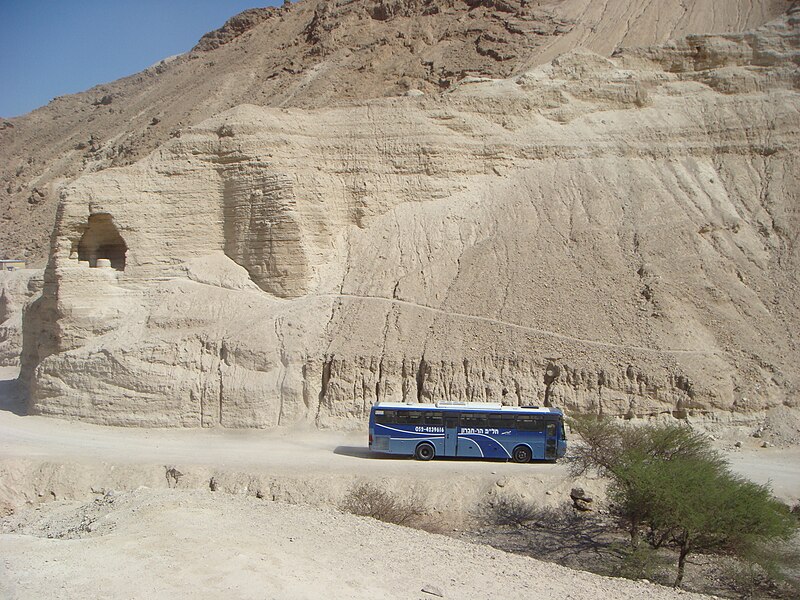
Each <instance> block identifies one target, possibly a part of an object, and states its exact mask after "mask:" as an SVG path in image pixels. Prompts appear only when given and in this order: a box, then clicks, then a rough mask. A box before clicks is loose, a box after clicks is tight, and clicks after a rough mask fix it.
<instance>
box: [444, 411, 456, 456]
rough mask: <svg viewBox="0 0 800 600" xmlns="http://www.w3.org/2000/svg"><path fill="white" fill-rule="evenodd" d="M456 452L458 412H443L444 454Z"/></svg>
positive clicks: (451, 454) (448, 454) (450, 454)
mask: <svg viewBox="0 0 800 600" xmlns="http://www.w3.org/2000/svg"><path fill="white" fill-rule="evenodd" d="M457 452H458V413H444V455H445V456H455V455H456V454H457Z"/></svg>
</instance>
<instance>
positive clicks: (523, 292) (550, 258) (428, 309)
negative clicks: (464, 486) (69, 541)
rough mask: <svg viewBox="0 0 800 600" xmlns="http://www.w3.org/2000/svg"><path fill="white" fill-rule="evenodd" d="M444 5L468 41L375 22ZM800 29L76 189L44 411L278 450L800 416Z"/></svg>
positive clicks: (234, 115) (399, 101) (611, 63)
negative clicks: (519, 410) (320, 434)
mask: <svg viewBox="0 0 800 600" xmlns="http://www.w3.org/2000/svg"><path fill="white" fill-rule="evenodd" d="M313 4H314V3H312V2H306V3H304V4H302V5H300V6H299V7H297V8H296V9H292V10H293V11H294V10H297V11H300V10H309V9H310V7H311V6H312V5H313ZM364 4H365V3H339V4H337V5H336V8H337V9H338V10H341V11H344V12H345V14H346V11H347V10H349V9H350V8H352V9H353V10H356V9H357V8H359V7H363V5H364ZM434 4H435V5H437V6H439V5H441V6H443V8H442V10H445V9H446V10H465V11H466V12H465V14H466V15H467V18H470V17H469V14H470V11H468V10H466V9H464V7H463V6H462V4H463V3H458V2H456V3H424V2H421V3H394V4H391V6H395V7H397V9H396V10H395V9H392V10H393V11H395V12H392V13H391V14H388V13H387V14H384V13H381V14H380V15H378V17H380V18H376V17H375V16H374V15H367V16H364V15H361V13H358V14H357V15H356V16H355V17H353V19H357V20H359V21H365V22H367V23H369V24H370V27H373V28H380V27H383V26H384V25H385V23H387V22H388V21H392V20H393V19H395V20H396V19H400V20H401V21H400V22H403V21H402V19H404V18H408V19H410V20H409V23H412V22H413V23H418V22H423V21H424V19H423V18H422V17H415V18H414V19H411V17H406V16H405V15H406V13H405V12H403V11H405V10H409V11H410V10H412V8H413V9H414V10H415V11H416V10H423V12H424V10H425V7H427V6H429V5H434ZM467 4H469V3H467ZM472 4H474V5H477V4H478V3H472ZM484 4H492V11H494V12H492V13H491V14H497V11H499V12H500V13H504V9H502V8H500V5H501V4H502V5H504V6H505V5H506V3H499V2H497V3H481V6H475V7H472V10H477V9H484V11H485V7H484V6H483V5H484ZM509 4H513V3H509ZM612 4H613V3H612ZM445 5H446V6H445ZM567 5H570V3H569V2H564V3H561V4H558V5H552V6H553V7H555V6H560V7H561V8H562V9H564V7H566V6H567ZM381 6H384V7H386V6H390V4H387V3H381ZM404 7H405V8H404ZM528 8H530V7H528V6H527V4H526V6H525V7H522V4H521V3H519V6H518V7H517V11H518V12H517V13H514V14H520V13H519V11H520V10H523V9H524V10H528ZM540 9H541V7H540V6H539V5H537V7H536V10H540ZM387 10H388V9H387ZM270 14H272V13H270ZM275 14H283V13H275ZM287 14H294V13H293V12H291V11H290V13H287ZM315 14H317V16H318V13H315ZM413 14H414V15H416V14H417V13H413ZM434 14H439V13H434ZM481 14H483V13H481ZM486 14H489V13H486ZM359 15H360V16H359ZM274 18H278V19H280V18H281V17H280V16H278V17H274V16H272V17H267V18H266V20H264V21H262V22H261V23H260V24H258V25H255V26H254V28H253V29H251V30H250V31H251V32H253V35H255V33H254V32H256V31H257V30H258V29H259V28H262V27H267V25H266V24H268V23H270V22H271V21H270V19H274ZM284 18H285V19H288V16H286V15H284ZM342 18H344V17H342ZM426 18H427V15H426ZM256 20H258V19H256ZM799 20H800V19H799V15H798V14H797V12H796V11H793V12H792V13H791V14H789V15H785V16H783V17H781V18H779V19H777V20H776V21H774V22H772V23H770V24H769V25H767V26H765V27H763V28H760V29H758V30H755V31H752V32H746V33H741V34H736V33H730V34H724V35H693V36H689V37H685V38H681V39H678V40H675V41H672V42H669V43H667V44H663V45H656V46H651V47H646V48H636V49H632V50H619V51H617V52H615V53H614V56H613V57H611V58H608V57H603V56H600V55H599V54H596V53H593V52H589V51H587V50H581V51H572V52H568V53H566V54H562V55H560V56H558V57H557V58H555V59H554V60H553V61H552V62H551V63H548V64H545V65H542V66H539V67H536V68H532V69H528V66H529V64H528V60H529V59H528V58H525V59H518V60H517V62H516V63H514V65H513V66H509V68H508V72H505V71H502V70H501V71H499V72H492V73H488V75H492V77H486V76H485V75H487V73H480V75H482V76H470V77H465V78H461V79H458V77H456V78H454V79H458V81H457V82H456V81H454V80H450V81H447V83H446V85H447V86H448V91H447V92H446V93H444V94H441V95H439V94H427V95H425V94H423V95H421V96H420V95H416V94H412V95H408V96H402V97H393V98H376V99H373V100H369V101H359V102H351V103H346V104H342V105H335V106H330V107H319V106H318V107H316V108H314V107H304V108H297V107H289V106H288V105H289V104H291V103H292V102H298V103H299V101H297V100H293V99H296V98H298V97H299V96H300V94H299V91H298V90H297V89H295V91H298V93H297V94H294V95H291V94H292V93H293V92H291V93H289V96H287V97H286V98H285V100H286V101H285V102H283V101H281V102H282V103H283V104H285V106H283V107H272V108H270V107H262V106H256V105H253V104H242V105H239V106H236V107H234V108H231V109H229V110H226V111H224V112H222V113H220V114H218V115H217V116H214V117H211V118H210V119H207V120H205V121H203V122H202V123H198V124H197V125H194V126H192V127H185V128H183V129H182V130H181V132H180V135H177V134H176V135H175V136H174V139H172V140H171V141H169V142H167V143H165V144H164V145H162V146H161V147H160V148H159V149H158V150H156V151H155V152H153V153H152V154H150V155H149V156H148V157H146V158H145V159H143V160H141V161H139V162H137V163H136V164H133V165H131V166H128V167H125V168H117V169H106V170H103V171H102V172H98V173H93V174H88V175H86V176H83V177H81V178H79V179H77V180H75V181H74V182H72V183H70V184H68V185H66V186H64V188H63V192H62V198H63V201H62V203H61V205H60V208H59V211H58V214H57V218H56V228H55V231H54V234H53V241H52V247H51V253H52V255H51V260H50V262H49V265H48V268H47V270H46V272H45V280H44V291H43V294H42V296H41V298H40V299H39V300H37V301H36V302H35V303H34V304H32V305H31V307H30V309H29V310H28V311H27V313H26V320H25V326H24V334H25V338H24V343H25V351H24V354H23V379H24V380H25V381H26V382H27V384H28V385H29V391H30V402H31V404H30V408H31V410H32V411H34V412H39V413H43V414H50V415H57V416H68V417H77V418H81V419H86V420H91V421H96V422H103V423H113V424H123V425H158V426H160V425H171V426H172V425H184V426H198V425H203V426H212V425H216V424H221V425H224V426H228V427H252V426H256V427H265V426H272V425H276V424H286V423H293V422H299V421H313V422H315V423H317V424H318V425H343V424H352V423H354V422H358V421H360V420H361V419H363V418H364V416H365V414H366V412H367V411H368V408H369V406H370V405H371V404H372V403H373V402H375V401H376V400H384V399H385V400H406V401H416V400H423V401H429V400H489V401H502V402H506V403H525V404H531V403H533V404H540V403H541V404H557V405H560V406H564V407H565V408H566V409H567V410H590V411H596V412H602V413H605V414H615V415H648V414H654V413H660V412H671V413H673V414H675V415H676V416H679V417H683V416H686V415H689V414H699V413H703V414H712V415H714V417H715V418H734V419H738V418H743V419H746V418H748V416H752V415H753V414H756V413H758V412H759V411H764V410H766V409H768V408H770V407H773V406H776V405H781V404H787V405H791V406H796V404H797V393H798V385H799V384H800V372H798V368H797V365H798V364H800V361H799V360H798V359H800V351H799V350H798V345H797V341H796V339H795V337H794V332H796V331H798V330H800V310H799V309H800V295H799V293H798V290H800V287H798V280H797V278H798V273H800V253H799V251H798V247H797V238H796V235H797V234H796V232H797V231H800V223H799V222H798V215H799V213H798V211H797V206H798V198H797V194H798V189H799V188H798V185H797V184H798V182H797V179H796V173H798V164H797V163H798V158H797V156H798V139H799V138H798V126H799V125H800V118H798V117H799V116H798V110H799V109H800V95H798V67H797V65H798V50H797V48H798V39H799V38H798V31H797V24H798V21H799ZM373 21H374V23H373ZM456 22H457V20H456ZM239 29H241V27H240V28H239ZM322 30H323V31H327V29H326V28H325V27H322ZM237 31H238V29H236V30H235V31H234V33H236V32H237ZM332 31H333V32H335V31H337V29H336V28H333V29H331V30H330V31H328V33H331V32H332ZM659 31H660V29H659ZM230 35H232V34H230ZM230 35H225V34H224V32H223V33H220V34H216V35H214V36H209V37H207V38H206V39H205V40H204V41H203V42H201V47H200V49H198V50H197V52H200V51H202V50H203V49H206V48H210V47H214V46H216V45H217V44H219V43H221V42H223V41H226V40H229V38H230ZM246 35H247V33H245V34H241V35H239V36H238V37H234V38H232V39H231V40H229V41H228V43H226V44H224V45H222V46H219V47H218V48H217V49H215V50H213V51H212V52H219V51H223V52H224V51H234V50H233V49H234V48H237V47H238V48H241V50H240V52H243V53H245V52H244V51H245V50H247V46H246V45H245V42H244V40H243V38H244V37H245V36H246ZM331 35H333V38H332V39H338V38H337V35H338V34H335V35H334V34H331ZM537 35H538V34H537ZM548 35H549V34H548ZM562 35H563V36H566V35H569V33H568V32H566V33H559V34H557V35H555V37H556V38H558V37H559V36H562ZM573 35H576V34H573ZM665 35H666V34H665ZM323 37H324V36H323ZM254 39H255V38H254ZM548 39H549V38H548ZM599 39H600V38H596V39H595V41H597V42H598V43H599ZM239 43H241V44H242V45H241V46H237V44H239ZM320 43H321V42H319V41H318V40H315V41H314V44H315V45H314V47H318V44H320ZM348 45H349V46H351V45H352V44H351V42H349V41H347V42H346V43H345V46H348ZM555 47H557V41H553V45H552V46H551V48H555ZM437 48H438V49H439V50H437V51H440V50H441V48H442V46H441V44H439V45H437ZM326 52H327V51H326ZM544 53H545V50H542V54H540V56H543V55H544ZM479 54H480V53H479ZM322 55H323V56H325V55H326V54H325V52H322ZM481 56H483V55H482V54H481ZM184 60H185V61H189V62H188V63H187V64H191V61H192V60H197V59H191V58H185V59H184ZM493 60H494V59H493ZM509 60H511V59H509ZM530 60H533V59H530ZM496 62H499V63H503V62H504V61H496ZM534 62H535V61H534ZM186 68H188V67H186ZM516 69H520V70H522V71H523V72H520V73H519V74H516V75H513V76H511V77H504V76H505V75H509V74H511V72H513V71H515V70H516ZM526 69H527V70H526ZM320 72H321V71H320ZM459 77H460V75H459ZM356 79H357V78H356ZM315 81H317V80H316V78H315V77H308V79H307V82H308V85H309V86H311V85H312V84H314V85H316V84H315V83H314V82H315ZM333 81H338V80H336V78H334V79H330V80H328V82H329V83H331V84H332V82H333ZM426 82H427V83H426ZM428 84H430V85H433V84H432V83H431V82H430V81H428V80H425V79H424V78H418V79H415V80H414V81H413V82H411V83H410V84H409V86H414V87H416V88H419V87H422V88H424V87H425V85H428ZM320 85H322V84H320ZM287 89H288V88H287ZM426 89H428V91H432V90H431V88H426ZM397 91H398V92H399V91H401V90H397ZM384 92H385V89H384V90H383V91H382V93H381V94H379V95H383V93H384ZM307 97H308V98H312V97H314V98H317V99H318V100H319V98H324V99H325V101H328V100H330V99H331V97H332V96H327V97H326V96H325V95H324V94H314V95H312V94H310V93H309V94H308V96H307ZM319 102H320V104H323V101H322V100H319ZM112 106H113V102H112Z"/></svg>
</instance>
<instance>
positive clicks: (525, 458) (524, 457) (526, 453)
mask: <svg viewBox="0 0 800 600" xmlns="http://www.w3.org/2000/svg"><path fill="white" fill-rule="evenodd" d="M512 456H513V458H514V462H518V463H526V462H531V449H530V448H528V447H527V446H517V447H516V448H514V453H513V455H512Z"/></svg>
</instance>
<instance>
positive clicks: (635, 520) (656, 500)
mask: <svg viewBox="0 0 800 600" xmlns="http://www.w3.org/2000/svg"><path fill="white" fill-rule="evenodd" d="M571 426H572V428H573V430H575V431H577V432H578V433H579V434H580V435H581V437H582V438H583V440H584V443H585V445H583V446H581V447H578V448H577V450H576V451H575V458H574V461H573V463H572V468H573V470H574V471H575V472H576V473H583V472H585V471H586V470H588V469H593V470H597V471H599V472H600V473H602V474H603V475H606V476H607V477H609V478H610V479H611V484H610V486H609V495H610V498H611V500H612V502H613V505H614V508H615V510H616V512H617V514H618V516H619V517H620V518H621V519H622V520H623V521H624V522H625V523H626V525H627V527H628V531H629V533H630V536H631V546H632V548H633V549H634V550H636V549H637V548H638V546H639V540H640V539H641V535H642V533H644V536H645V539H646V540H647V542H648V543H649V545H650V546H651V547H653V548H660V547H672V548H675V549H676V550H677V551H678V564H677V573H676V578H675V583H674V585H675V587H678V586H679V585H680V584H681V581H682V579H683V574H684V567H685V564H686V558H687V557H688V556H689V555H690V554H691V553H703V552H714V551H717V552H726V553H730V554H733V555H736V556H740V557H748V556H754V555H755V554H754V549H755V548H757V547H759V545H761V544H763V542H765V541H769V540H786V539H788V538H790V537H791V536H792V534H793V533H794V532H795V530H796V528H797V522H796V519H794V518H793V517H792V516H791V514H790V512H789V509H788V507H786V506H785V505H784V504H782V503H780V502H779V501H778V500H776V499H775V498H774V497H773V496H772V494H771V493H770V490H769V489H768V488H767V487H766V486H762V485H758V484H755V483H753V482H751V481H749V480H747V479H744V478H742V477H739V476H737V475H734V474H733V473H731V471H730V469H729V468H728V466H727V464H726V462H725V460H724V459H723V458H722V456H721V455H720V454H719V453H717V452H716V451H715V450H714V449H713V448H712V447H711V444H710V442H709V441H708V440H707V439H706V438H705V437H704V436H702V435H700V434H698V433H696V432H694V431H692V430H691V429H690V428H689V427H687V426H680V425H647V426H641V427H631V426H625V425H622V424H619V423H615V422H612V421H609V420H606V419H597V418H592V417H584V418H578V419H573V420H572V423H571Z"/></svg>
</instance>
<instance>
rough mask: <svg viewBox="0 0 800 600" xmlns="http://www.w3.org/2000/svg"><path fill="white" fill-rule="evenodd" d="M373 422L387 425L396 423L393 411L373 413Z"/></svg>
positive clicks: (395, 415)
mask: <svg viewBox="0 0 800 600" xmlns="http://www.w3.org/2000/svg"><path fill="white" fill-rule="evenodd" d="M375 422H376V423H379V424H381V425H388V424H390V423H396V422H397V414H396V413H395V411H393V410H384V411H377V410H376V411H375Z"/></svg>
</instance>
